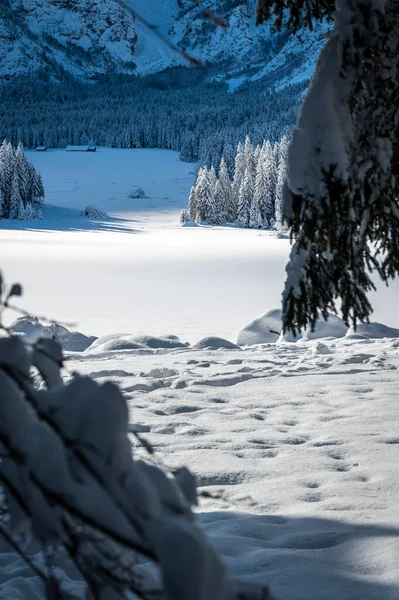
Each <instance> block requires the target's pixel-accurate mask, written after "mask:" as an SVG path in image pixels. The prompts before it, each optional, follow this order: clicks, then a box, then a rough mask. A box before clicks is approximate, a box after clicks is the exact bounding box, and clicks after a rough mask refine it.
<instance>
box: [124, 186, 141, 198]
mask: <svg viewBox="0 0 399 600" xmlns="http://www.w3.org/2000/svg"><path fill="white" fill-rule="evenodd" d="M128 198H132V199H135V198H145V191H144V190H143V188H141V187H134V188H133V189H132V191H131V192H130V194H129V196H128Z"/></svg>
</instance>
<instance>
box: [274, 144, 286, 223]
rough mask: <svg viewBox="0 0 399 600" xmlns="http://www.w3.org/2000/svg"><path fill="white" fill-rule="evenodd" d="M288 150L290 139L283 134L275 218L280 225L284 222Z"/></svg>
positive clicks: (278, 169)
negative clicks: (284, 188)
mask: <svg viewBox="0 0 399 600" xmlns="http://www.w3.org/2000/svg"><path fill="white" fill-rule="evenodd" d="M287 152H288V140H287V138H286V137H285V136H283V137H282V138H281V140H280V142H279V155H278V156H279V160H278V166H277V178H276V197H275V210H274V218H275V221H276V223H277V224H278V225H279V226H281V225H282V224H283V187H284V182H285V179H286V172H287V170H286V164H287Z"/></svg>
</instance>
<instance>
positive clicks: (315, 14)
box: [257, 0, 399, 332]
mask: <svg viewBox="0 0 399 600" xmlns="http://www.w3.org/2000/svg"><path fill="white" fill-rule="evenodd" d="M334 8H336V12H335V14H334V19H335V24H334V30H333V32H332V34H331V35H330V37H329V38H328V40H327V42H326V45H325V47H324V48H323V50H322V52H321V54H320V56H319V59H318V62H317V66H316V72H315V75H314V77H313V79H312V82H311V85H310V87H309V90H308V93H307V96H306V98H305V101H304V103H303V106H302V110H301V114H300V117H299V120H298V126H297V128H296V129H295V130H294V132H293V136H292V140H291V143H290V147H289V151H288V164H287V185H286V186H285V188H284V202H283V210H284V218H285V219H286V221H287V223H288V225H289V226H290V229H291V238H292V240H294V245H293V248H292V251H291V256H290V261H289V264H288V265H287V281H286V285H285V291H284V295H283V328H284V330H291V331H293V332H295V331H297V330H298V329H303V328H306V327H308V326H309V325H310V326H311V327H314V326H315V323H316V320H317V318H318V317H319V313H320V312H321V314H322V315H323V316H324V317H325V318H327V315H328V312H330V311H336V310H337V307H336V302H337V300H338V299H341V311H342V315H343V318H344V320H345V322H346V323H347V324H349V323H352V324H354V325H356V323H357V322H358V321H363V320H366V319H368V318H369V316H370V314H371V312H372V307H371V304H370V301H369V299H368V297H367V293H368V292H369V291H370V290H372V289H374V288H375V285H374V283H373V281H372V280H371V277H370V271H372V270H376V271H377V272H378V274H379V275H380V277H381V278H382V280H383V281H385V282H388V281H389V280H390V279H391V278H394V277H397V276H398V274H399V210H398V202H399V200H398V199H399V125H398V121H397V110H398V107H397V99H398V98H399V2H398V0H380V1H378V2H376V1H374V0H360V1H358V0H340V1H339V2H336V3H334V2H333V1H332V0H320V1H319V2H314V3H312V2H305V0H300V1H297V0H287V1H284V0H277V1H276V0H259V2H258V8H257V21H258V22H259V23H261V22H263V20H265V19H266V18H268V17H269V16H270V14H271V9H273V13H274V14H275V15H276V19H277V20H276V24H277V26H278V27H279V28H281V26H282V25H283V24H285V21H286V15H288V20H289V23H290V24H291V26H293V28H294V29H299V28H300V27H302V26H308V27H311V26H312V22H313V20H315V19H320V18H322V17H323V15H326V14H327V15H329V16H331V15H332V14H333V13H334ZM315 115H317V118H315Z"/></svg>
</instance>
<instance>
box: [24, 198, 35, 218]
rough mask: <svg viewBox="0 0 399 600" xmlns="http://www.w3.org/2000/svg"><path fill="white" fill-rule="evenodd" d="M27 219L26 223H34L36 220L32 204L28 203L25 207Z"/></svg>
mask: <svg viewBox="0 0 399 600" xmlns="http://www.w3.org/2000/svg"><path fill="white" fill-rule="evenodd" d="M25 219H26V221H32V220H33V219H36V213H35V209H34V208H33V204H32V202H27V204H26V206H25Z"/></svg>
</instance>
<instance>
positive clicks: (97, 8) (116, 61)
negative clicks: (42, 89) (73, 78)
mask: <svg viewBox="0 0 399 600" xmlns="http://www.w3.org/2000/svg"><path fill="white" fill-rule="evenodd" d="M136 42H137V35H136V31H135V28H134V23H133V20H132V17H131V16H130V15H129V14H127V13H126V12H125V11H124V10H123V9H122V8H120V6H118V4H116V3H115V2H114V1H113V0H42V1H41V2H38V1H37V0H2V6H1V8H0V74H1V76H3V77H5V78H8V77H11V76H13V75H18V74H21V73H28V72H31V71H34V70H36V69H49V70H50V71H51V69H52V67H53V68H54V67H55V66H57V65H62V66H63V67H64V68H65V69H66V70H68V71H70V72H72V73H73V74H75V75H80V76H86V77H87V76H90V75H93V74H95V73H98V72H104V71H107V70H115V69H116V70H122V71H128V70H129V69H131V68H132V65H131V61H132V60H133V52H134V47H135V44H136Z"/></svg>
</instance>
